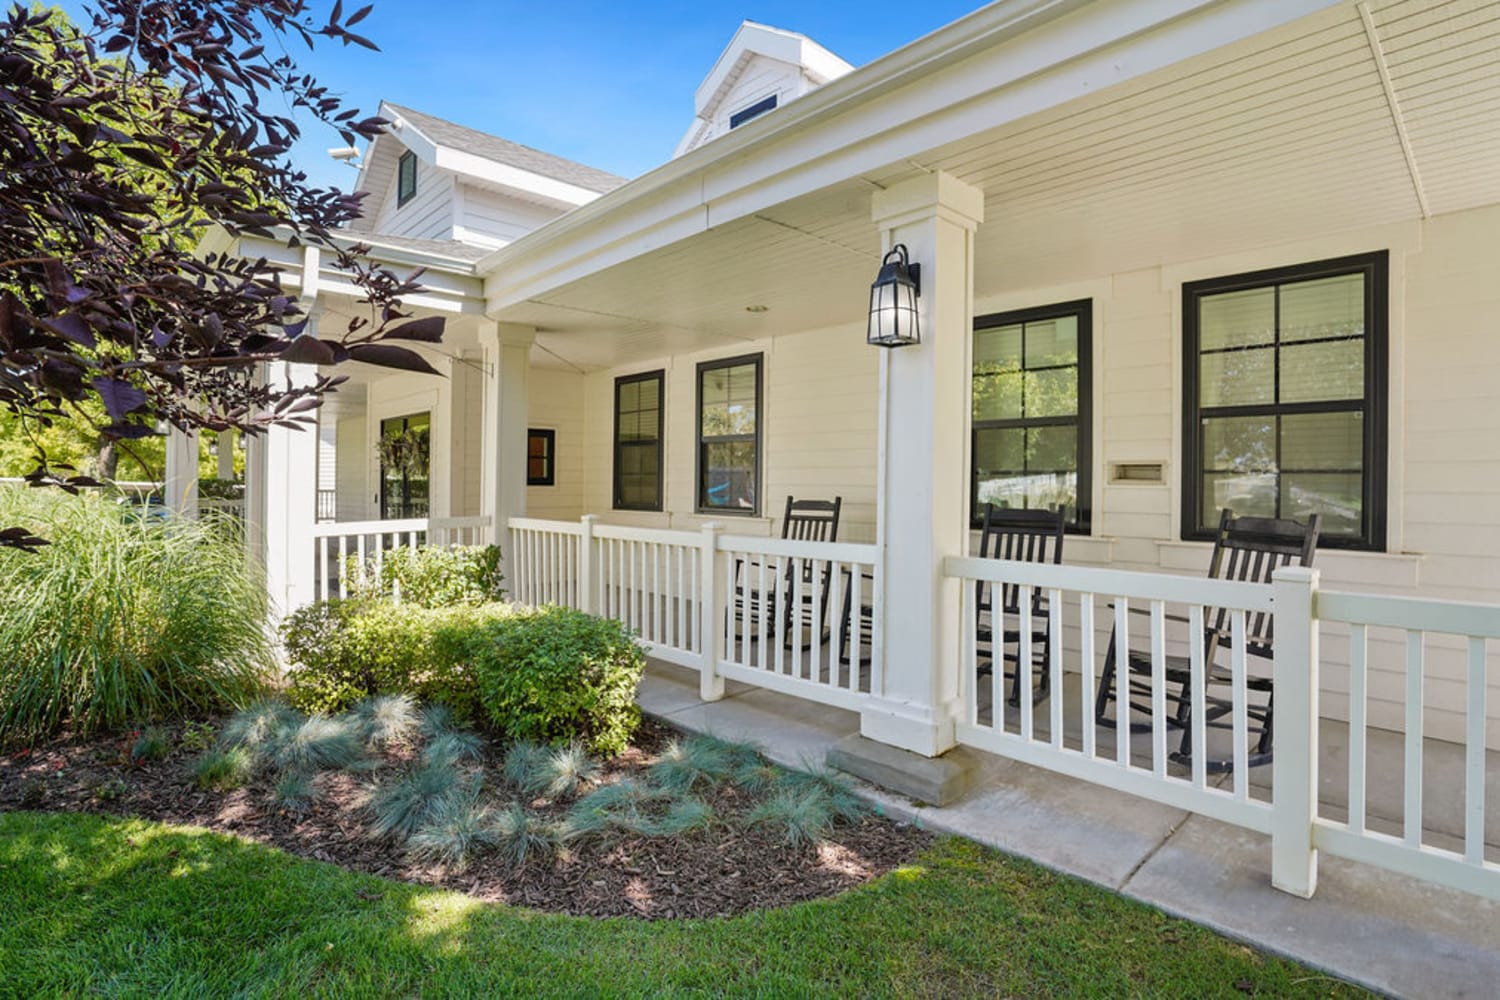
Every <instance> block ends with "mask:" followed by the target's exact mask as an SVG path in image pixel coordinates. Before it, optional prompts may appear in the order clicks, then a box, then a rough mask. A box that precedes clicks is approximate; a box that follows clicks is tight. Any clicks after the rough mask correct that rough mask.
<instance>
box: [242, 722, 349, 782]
mask: <svg viewBox="0 0 1500 1000" xmlns="http://www.w3.org/2000/svg"><path fill="white" fill-rule="evenodd" d="M264 749H265V754H266V757H267V758H268V759H269V761H270V762H271V765H272V766H273V767H275V768H276V769H277V770H278V771H281V772H283V773H285V772H288V771H295V772H299V773H303V774H310V773H312V772H314V771H348V770H352V769H355V768H358V767H360V766H361V765H363V764H364V763H365V762H366V760H367V757H366V754H365V741H364V739H363V738H362V734H361V732H360V727H359V724H358V723H357V722H356V721H355V720H353V719H350V718H347V717H346V718H336V719H335V718H329V717H328V716H326V715H314V716H310V717H308V718H306V719H303V720H302V721H301V722H299V723H297V724H295V725H290V726H287V727H286V728H284V729H281V730H280V731H278V732H277V733H276V734H275V735H274V736H273V737H272V738H271V739H270V740H268V741H267V742H266V744H265V748H264Z"/></svg>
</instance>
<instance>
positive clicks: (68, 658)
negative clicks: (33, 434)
mask: <svg viewBox="0 0 1500 1000" xmlns="http://www.w3.org/2000/svg"><path fill="white" fill-rule="evenodd" d="M0 524H5V525H13V526H17V527H24V528H26V529H28V530H30V531H32V532H34V533H35V534H37V535H40V536H42V537H44V538H46V539H47V540H48V541H49V543H50V544H47V545H43V546H41V547H40V548H39V549H38V550H37V551H35V552H27V551H22V550H19V549H14V548H0V649H3V650H5V651H6V662H5V669H4V670H0V744H6V743H13V742H17V741H32V740H36V739H39V738H42V737H45V736H48V735H51V734H53V733H55V732H57V731H58V730H59V729H60V728H61V727H62V726H64V725H67V726H69V727H70V728H72V729H73V730H74V731H76V732H79V733H88V732H94V731H98V730H108V729H124V728H126V727H127V726H128V725H129V724H131V723H133V722H136V721H138V720H139V721H143V722H150V721H155V720H160V719H166V718H173V717H181V716H194V715H198V716H201V715H208V714H212V713H215V712H220V711H223V710H224V709H226V708H234V707H238V706H240V705H244V704H247V703H248V702H250V701H253V700H254V699H255V697H256V696H257V695H259V694H260V693H261V692H262V691H263V690H265V686H266V681H267V678H268V676H269V670H270V668H271V666H272V657H271V645H270V642H269V641H268V639H267V634H266V629H265V622H266V611H267V608H266V590H265V585H264V583H263V582H262V580H261V578H260V576H259V575H258V573H257V572H256V570H255V569H254V568H253V566H252V565H251V564H250V563H249V562H248V561H247V559H246V557H245V551H244V547H243V546H242V545H238V544H236V543H234V542H233V541H232V540H230V539H227V538H225V537H224V536H223V535H222V534H221V533H220V532H217V531H215V530H214V529H213V528H212V527H210V526H208V525H205V524H202V523H200V522H197V521H192V520H178V519H165V520H161V519H155V518H147V517H144V516H142V515H141V514H140V513H138V512H137V511H136V510H135V509H133V508H128V507H122V506H121V505H119V504H116V503H114V502H113V501H111V500H108V499H106V498H104V497H101V496H99V495H97V494H82V495H78V496H69V495H67V494H65V493H62V492H59V491H53V490H31V489H21V488H10V487H4V488H0Z"/></svg>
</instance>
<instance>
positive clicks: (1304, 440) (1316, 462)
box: [1281, 413, 1365, 472]
mask: <svg viewBox="0 0 1500 1000" xmlns="http://www.w3.org/2000/svg"><path fill="white" fill-rule="evenodd" d="M1364 432H1365V418H1364V414H1362V413H1305V414H1296V415H1290V414H1289V415H1287V416H1285V417H1282V418H1281V465H1282V468H1284V469H1294V470H1298V471H1303V472H1306V471H1310V470H1317V469H1341V470H1344V471H1346V472H1347V471H1349V470H1351V469H1358V468H1360V466H1361V465H1362V463H1363V459H1364V442H1365V438H1364Z"/></svg>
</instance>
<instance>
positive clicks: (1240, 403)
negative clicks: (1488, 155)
mask: <svg viewBox="0 0 1500 1000" xmlns="http://www.w3.org/2000/svg"><path fill="white" fill-rule="evenodd" d="M1388 260H1389V255H1388V254H1387V252H1386V251H1380V252H1378V253H1370V254H1361V255H1358V256H1353V257H1339V258H1336V259H1333V260H1323V261H1316V262H1314V263H1310V264H1299V265H1296V266H1292V267H1285V268H1276V269H1272V270H1266V271H1255V272H1252V273H1249V274H1238V275H1232V276H1230V277H1225V278H1211V279H1208V280H1206V281H1195V282H1191V283H1188V284H1185V285H1183V288H1182V297H1183V372H1184V378H1183V388H1184V391H1185V395H1186V401H1185V406H1184V409H1183V491H1182V493H1183V515H1182V527H1183V532H1182V534H1183V537H1184V538H1187V539H1210V538H1212V537H1213V528H1214V526H1215V525H1216V524H1217V523H1218V511H1219V510H1220V509H1221V508H1224V507H1228V508H1230V509H1232V510H1233V511H1234V512H1235V513H1236V514H1242V515H1244V514H1249V515H1256V516H1263V517H1284V518H1295V519H1297V520H1299V521H1306V520H1307V518H1308V517H1310V516H1311V515H1312V514H1315V513H1316V514H1321V515H1322V516H1323V525H1322V532H1321V535H1320V539H1319V540H1320V544H1323V545H1328V546H1333V547H1342V548H1355V549H1371V550H1377V551H1378V550H1381V549H1383V548H1384V547H1385V529H1386V509H1385V508H1386V503H1385V489H1386V447H1387V437H1386V433H1387V432H1386V395H1387V390H1386V365H1387V360H1386V351H1387V347H1386V340H1387V314H1388V305H1387V286H1388Z"/></svg>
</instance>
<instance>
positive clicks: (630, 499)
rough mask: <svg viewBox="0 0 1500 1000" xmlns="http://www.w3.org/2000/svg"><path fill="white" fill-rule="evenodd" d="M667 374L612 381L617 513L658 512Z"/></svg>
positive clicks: (653, 374)
mask: <svg viewBox="0 0 1500 1000" xmlns="http://www.w3.org/2000/svg"><path fill="white" fill-rule="evenodd" d="M665 381H666V373H665V372H662V371H654V372H642V373H641V374H639V375H625V376H622V377H621V378H617V379H615V474H614V505H615V509H616V510H661V477H662V454H661V436H662V387H663V385H664V383H665Z"/></svg>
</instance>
